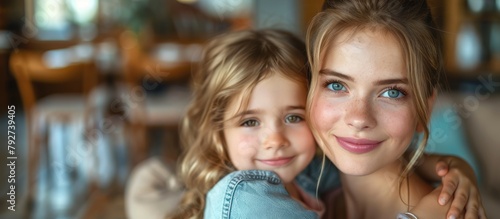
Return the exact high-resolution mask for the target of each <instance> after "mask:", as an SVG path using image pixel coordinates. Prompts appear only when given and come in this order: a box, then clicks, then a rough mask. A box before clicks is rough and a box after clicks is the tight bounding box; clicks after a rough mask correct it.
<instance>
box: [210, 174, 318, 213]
mask: <svg viewBox="0 0 500 219" xmlns="http://www.w3.org/2000/svg"><path fill="white" fill-rule="evenodd" d="M271 210H272V211H271ZM284 217H290V218H317V215H316V213H314V212H312V211H308V210H307V209H305V208H304V207H303V206H302V205H301V204H300V203H298V202H297V201H295V200H293V199H292V198H291V197H290V196H289V194H288V192H287V191H286V189H285V187H284V186H283V184H282V182H281V179H280V178H279V176H278V175H277V174H276V173H274V172H272V171H265V170H242V171H236V172H233V173H230V174H228V175H227V176H226V177H224V178H223V179H221V180H220V181H219V182H218V183H217V184H216V185H215V186H214V187H213V188H212V189H211V190H210V191H209V192H208V194H207V196H206V205H205V218H284Z"/></svg>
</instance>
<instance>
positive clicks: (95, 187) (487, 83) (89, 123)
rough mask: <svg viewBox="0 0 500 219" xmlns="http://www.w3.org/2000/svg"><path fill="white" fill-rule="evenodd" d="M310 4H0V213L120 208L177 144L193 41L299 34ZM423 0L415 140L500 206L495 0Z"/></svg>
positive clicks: (76, 0) (293, 0) (168, 0)
mask: <svg viewBox="0 0 500 219" xmlns="http://www.w3.org/2000/svg"><path fill="white" fill-rule="evenodd" d="M322 2H323V1H322V0H315V1H306V0H85V1H82V0H24V1H18V0H2V1H1V2H0V106H1V107H0V115H1V117H0V142H1V143H0V145H2V149H1V150H0V157H1V158H0V159H1V160H2V166H3V167H2V168H0V177H1V180H0V190H1V192H0V193H1V194H2V195H1V197H2V200H1V201H0V218H126V217H127V215H126V210H125V203H124V191H125V188H126V186H127V182H129V177H130V173H131V172H132V170H134V168H135V167H137V165H140V164H141V163H144V162H145V161H147V160H149V159H151V158H155V159H158V160H160V161H161V162H162V163H164V164H166V165H169V166H170V167H173V166H174V165H175V161H176V158H177V157H178V155H179V153H180V152H181V149H180V147H179V142H178V132H177V127H178V122H179V119H180V118H181V117H182V115H183V113H184V109H185V107H186V105H187V104H188V102H189V100H190V88H189V78H190V74H191V68H192V66H193V65H195V64H196V63H197V61H198V60H199V56H200V51H201V49H202V48H203V45H204V43H205V42H206V40H207V39H209V38H210V37H212V36H214V35H217V34H220V33H223V32H227V31H231V30H238V29H245V28H280V29H285V30H288V31H291V32H293V33H295V34H297V35H298V36H299V37H301V38H304V36H305V30H306V28H307V25H308V23H309V21H310V20H311V18H312V17H313V16H314V15H315V14H316V13H317V12H318V11H319V10H320V9H321V5H322ZM429 4H430V5H431V7H432V10H433V13H434V16H435V18H436V21H437V23H438V25H439V27H440V28H441V30H442V36H443V45H444V57H445V62H446V72H447V79H448V85H449V86H448V87H447V88H446V89H444V90H443V91H442V92H441V94H440V96H439V97H438V98H439V100H438V101H437V106H436V107H435V111H434V114H433V118H432V121H431V137H430V141H429V145H428V147H427V150H428V151H429V152H431V153H439V154H452V155H456V156H459V157H461V158H463V159H465V160H466V161H467V162H469V163H470V164H471V166H472V167H473V168H474V170H475V171H476V173H477V177H478V181H479V186H480V188H481V192H482V196H483V202H484V206H485V207H486V210H487V213H488V215H489V216H490V217H492V216H494V215H500V212H499V208H498V206H500V174H498V171H495V170H494V169H495V166H496V165H499V164H500V163H499V162H498V161H497V159H498V158H497V157H498V156H499V155H500V131H499V130H500V115H499V114H500V0H429ZM9 131H10V132H9ZM9 146H10V147H9ZM6 164H10V165H6ZM14 164H15V165H14ZM12 179H15V182H14V181H12ZM12 186H14V188H13V187H12ZM13 205H15V207H12V206H13ZM9 207H11V208H14V209H15V211H12V210H11V209H9Z"/></svg>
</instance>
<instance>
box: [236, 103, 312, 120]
mask: <svg viewBox="0 0 500 219" xmlns="http://www.w3.org/2000/svg"><path fill="white" fill-rule="evenodd" d="M297 109H299V110H305V109H306V107H305V106H301V105H299V106H288V107H286V110H297ZM259 113H262V110H245V111H243V112H240V113H238V114H236V115H234V116H232V117H231V118H229V120H231V119H235V118H238V117H243V116H245V115H252V114H259Z"/></svg>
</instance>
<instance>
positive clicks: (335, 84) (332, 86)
mask: <svg viewBox="0 0 500 219" xmlns="http://www.w3.org/2000/svg"><path fill="white" fill-rule="evenodd" d="M326 87H327V88H328V89H330V90H333V91H343V90H345V87H344V85H342V84H341V83H339V82H333V83H329V84H328V85H327V86H326Z"/></svg>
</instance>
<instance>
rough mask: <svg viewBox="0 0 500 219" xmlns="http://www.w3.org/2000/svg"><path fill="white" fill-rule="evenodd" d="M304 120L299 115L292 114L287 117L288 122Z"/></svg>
mask: <svg viewBox="0 0 500 219" xmlns="http://www.w3.org/2000/svg"><path fill="white" fill-rule="evenodd" d="M302 120H303V119H302V117H300V116H297V115H291V116H287V117H286V118H285V122H287V123H298V122H300V121H302Z"/></svg>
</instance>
